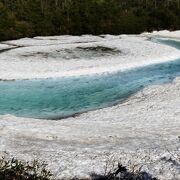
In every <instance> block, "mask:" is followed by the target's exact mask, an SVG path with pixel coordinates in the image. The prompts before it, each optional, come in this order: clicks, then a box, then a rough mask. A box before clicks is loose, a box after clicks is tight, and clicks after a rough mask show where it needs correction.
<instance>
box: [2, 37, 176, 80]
mask: <svg viewBox="0 0 180 180" xmlns="http://www.w3.org/2000/svg"><path fill="white" fill-rule="evenodd" d="M103 37H104V38H102V37H96V36H80V37H76V36H75V37H74V36H60V37H54V39H55V40H54V39H52V38H53V37H47V38H45V37H37V39H35V38H33V39H27V38H25V39H21V40H16V41H9V42H8V43H9V44H13V45H28V47H21V48H18V49H13V50H10V51H8V52H4V53H1V54H0V79H2V80H12V79H31V78H51V77H64V76H80V75H90V74H100V73H111V72H116V71H124V70H127V69H131V68H134V67H140V66H145V65H149V64H155V63H161V62H165V61H170V60H175V59H177V58H179V57H180V51H178V50H176V49H175V48H172V47H168V46H166V45H162V44H157V43H154V42H151V41H148V40H147V38H146V37H141V36H126V35H122V36H111V35H106V36H105V35H104V36H103ZM95 40H96V42H93V41H95ZM51 41H53V43H52V44H51ZM85 41H87V42H85ZM95 47H102V48H114V50H119V51H120V53H119V54H109V55H107V56H102V57H96V56H94V54H96V53H97V52H96V51H94V52H91V53H92V56H91V54H89V57H83V56H82V54H80V53H79V54H78V52H77V51H76V50H77V48H95ZM81 53H82V52H81ZM68 56H70V57H68ZM73 56H75V57H74V58H73Z"/></svg>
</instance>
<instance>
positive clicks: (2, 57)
mask: <svg viewBox="0 0 180 180" xmlns="http://www.w3.org/2000/svg"><path fill="white" fill-rule="evenodd" d="M143 36H144V35H143ZM152 36H153V35H152ZM88 37H89V36H88ZM57 38H58V37H57ZM68 38H69V36H68V37H67V39H68ZM82 38H83V37H82ZM86 38H87V37H86ZM37 39H41V38H40V37H39V38H37ZM43 39H45V40H48V41H49V39H50V38H48V37H47V38H45V37H44V38H43ZM81 40H82V39H81ZM20 41H21V40H20ZM97 41H98V42H91V43H84V44H83V43H79V44H78V43H75V44H63V45H62V44H58V45H55V46H54V45H52V46H50V45H48V46H38V47H37V46H33V47H25V48H19V49H16V50H11V51H8V52H5V53H2V54H0V78H1V79H16V78H18V79H21V78H38V77H41V78H44V77H54V76H62V74H63V75H64V76H65V75H66V76H67V75H80V74H83V73H84V74H85V72H86V71H87V72H89V73H92V72H94V73H99V71H100V70H101V69H103V70H101V71H100V72H107V71H108V72H109V71H112V69H113V71H114V70H124V69H127V68H132V67H136V66H140V65H139V64H141V65H145V64H151V63H158V62H162V61H167V60H168V58H169V60H172V59H176V58H178V57H179V55H180V54H179V53H180V51H178V50H176V49H175V48H171V47H168V46H165V45H160V44H155V43H153V42H150V41H147V40H146V37H141V36H125V35H124V36H110V35H108V36H105V38H104V39H102V40H97ZM31 45H32V44H31ZM80 45H81V46H83V47H85V46H97V45H99V46H100V45H103V46H107V47H116V48H118V49H120V50H121V51H122V52H123V53H122V55H120V56H118V57H111V56H108V57H103V58H102V59H101V58H100V59H99V58H98V59H96V58H92V59H90V60H88V59H86V58H85V59H79V60H77V59H72V60H67V59H66V60H63V59H60V61H59V58H50V57H41V58H40V57H39V55H33V57H31V56H27V57H23V55H28V54H31V53H33V54H36V53H37V52H54V51H55V50H57V49H62V48H68V49H71V48H74V47H77V46H80ZM116 67H117V69H116ZM93 70H94V71H93ZM31 71H32V72H31ZM82 72H83V73H82ZM87 72H86V73H87ZM179 107H180V78H177V79H176V80H174V81H173V83H170V84H166V85H161V86H160V85H156V86H151V87H147V88H145V89H144V90H142V91H141V92H138V93H137V94H136V95H133V96H132V97H130V98H129V99H128V100H127V101H126V102H124V103H122V104H118V105H116V106H113V107H108V108H104V109H100V110H96V111H91V112H87V113H84V114H81V115H79V116H77V117H74V118H68V119H64V120H59V121H48V120H36V119H27V118H18V117H14V116H11V115H6V116H0V155H3V156H7V157H8V158H9V157H14V156H15V157H17V158H20V159H22V160H26V161H27V160H32V159H34V158H38V159H40V160H43V161H44V160H45V161H46V162H47V163H48V164H49V167H50V168H51V169H52V170H53V172H55V174H56V176H57V177H64V178H66V179H67V178H68V177H69V178H70V177H74V176H78V177H88V174H89V173H90V172H92V171H95V172H103V169H104V165H105V163H106V160H107V159H108V158H110V159H111V160H110V161H113V159H116V160H120V158H121V162H122V163H124V164H129V163H128V161H129V160H131V161H132V164H135V165H136V164H137V165H138V166H137V167H140V166H141V165H143V169H144V170H147V171H148V172H150V173H152V174H153V175H154V176H157V177H158V178H159V179H162V180H170V179H172V180H174V179H180V172H179V166H178V164H175V163H173V162H174V161H173V160H174V157H172V155H171V154H175V156H176V153H177V152H175V151H177V150H179V149H178V148H180V143H179V141H178V136H179V135H180V134H179V132H180V108H179ZM169 152H170V153H171V154H170V153H169ZM178 152H179V151H178ZM170 157H171V158H170ZM175 160H176V159H175ZM129 166H130V168H132V165H130V164H129Z"/></svg>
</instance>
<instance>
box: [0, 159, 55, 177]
mask: <svg viewBox="0 0 180 180" xmlns="http://www.w3.org/2000/svg"><path fill="white" fill-rule="evenodd" d="M51 178H52V174H51V172H50V171H49V170H48V169H47V165H46V164H45V163H39V162H38V161H33V162H32V163H23V162H21V161H19V160H16V159H12V160H5V159H4V158H2V159H0V180H50V179H51Z"/></svg>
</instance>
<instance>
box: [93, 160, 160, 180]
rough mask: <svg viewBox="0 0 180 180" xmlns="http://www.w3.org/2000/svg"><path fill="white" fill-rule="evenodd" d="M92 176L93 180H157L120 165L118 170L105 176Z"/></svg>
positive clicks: (115, 169) (144, 173) (147, 174)
mask: <svg viewBox="0 0 180 180" xmlns="http://www.w3.org/2000/svg"><path fill="white" fill-rule="evenodd" d="M90 176H91V178H92V180H157V179H156V178H153V177H152V176H151V175H150V174H149V173H147V172H144V171H142V172H141V171H137V172H131V171H128V170H127V168H126V167H125V166H122V165H121V164H120V163H119V164H118V167H117V168H114V169H113V170H111V171H109V172H107V173H106V174H105V175H99V174H95V173H92V174H91V175H90Z"/></svg>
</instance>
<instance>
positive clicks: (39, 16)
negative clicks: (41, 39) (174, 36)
mask: <svg viewBox="0 0 180 180" xmlns="http://www.w3.org/2000/svg"><path fill="white" fill-rule="evenodd" d="M161 29H169V30H177V29H180V0H0V40H1V41H2V40H8V39H17V38H22V37H33V36H46V35H64V34H72V35H81V34H95V35H97V34H122V33H124V34H137V33H141V32H144V31H152V30H161Z"/></svg>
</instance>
